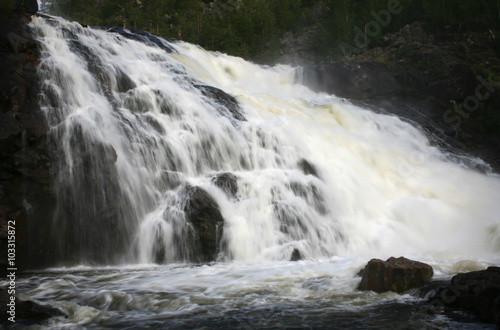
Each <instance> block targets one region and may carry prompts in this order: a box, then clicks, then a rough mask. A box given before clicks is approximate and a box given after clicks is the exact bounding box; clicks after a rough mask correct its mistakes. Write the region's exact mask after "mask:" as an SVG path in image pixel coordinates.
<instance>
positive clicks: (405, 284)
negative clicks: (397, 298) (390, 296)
mask: <svg viewBox="0 0 500 330" xmlns="http://www.w3.org/2000/svg"><path fill="white" fill-rule="evenodd" d="M433 274H434V272H433V270H432V267H431V266H429V265H427V264H425V263H422V262H418V261H413V260H409V259H406V258H404V257H399V258H394V257H391V258H389V259H387V260H386V261H382V260H380V259H372V260H370V261H369V262H368V264H367V265H366V266H365V269H364V271H363V277H362V279H361V283H360V284H359V286H358V290H371V291H375V292H378V293H381V292H386V291H394V292H397V293H401V292H404V291H406V290H408V289H411V288H415V287H418V286H421V285H423V284H424V283H426V282H427V281H429V280H430V279H431V278H432V275H433Z"/></svg>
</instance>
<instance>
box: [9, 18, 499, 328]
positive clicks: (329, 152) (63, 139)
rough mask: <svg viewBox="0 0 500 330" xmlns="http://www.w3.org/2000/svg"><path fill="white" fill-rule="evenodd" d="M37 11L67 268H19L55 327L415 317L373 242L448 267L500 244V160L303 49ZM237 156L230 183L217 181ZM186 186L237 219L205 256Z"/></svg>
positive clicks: (342, 324) (59, 255) (391, 321)
mask: <svg viewBox="0 0 500 330" xmlns="http://www.w3.org/2000/svg"><path fill="white" fill-rule="evenodd" d="M32 28H33V30H34V32H35V34H36V36H37V38H38V40H39V42H40V45H41V47H42V61H41V63H40V66H39V74H40V77H41V80H42V91H43V97H42V100H41V104H42V106H43V108H44V111H45V113H46V115H47V118H48V120H49V124H50V126H51V134H50V140H51V142H52V144H53V145H54V150H55V152H56V153H57V154H58V155H60V156H59V158H58V159H59V162H58V163H57V164H55V168H56V180H55V183H54V188H55V191H56V194H57V196H58V201H59V205H58V207H57V210H56V212H55V214H54V220H53V223H52V224H51V226H52V227H53V228H54V230H53V233H52V235H53V236H52V237H51V238H50V241H51V242H53V244H52V245H51V246H50V248H49V251H50V254H51V258H52V260H53V264H54V266H61V265H62V266H71V267H72V268H56V269H50V270H46V271H37V272H33V273H28V274H25V276H23V278H21V279H20V280H19V283H18V285H19V287H20V288H21V290H22V292H23V294H24V295H25V298H30V299H34V300H37V301H39V302H41V303H46V304H49V305H51V306H55V307H58V308H60V309H61V310H63V311H64V312H65V313H66V314H67V315H69V316H68V317H67V318H63V317H54V318H52V319H50V320H49V323H48V325H49V326H50V327H64V326H68V327H71V326H75V327H78V326H81V327H88V328H103V327H118V328H126V327H132V328H133V327H136V328H146V327H172V328H183V327H188V328H192V327H212V328H218V327H225V328H238V327H240V328H245V327H249V328H252V327H265V326H267V327H272V328H275V327H278V328H279V327H313V328H319V327H325V326H329V327H337V328H349V327H350V328H353V327H357V328H365V327H372V328H386V327H391V326H392V327H400V328H405V327H408V328H412V327H414V326H415V323H412V322H414V318H413V321H412V318H410V317H409V316H411V315H415V313H417V314H416V315H418V308H417V307H418V304H419V300H418V299H416V298H414V297H411V296H409V295H403V296H398V295H396V294H392V293H387V294H380V295H377V294H374V293H368V292H357V291H356V290H355V288H356V286H357V284H358V282H359V277H356V276H355V275H356V273H357V272H358V270H359V269H360V268H362V267H363V266H364V264H365V263H366V261H367V260H369V259H370V258H372V257H380V258H387V257H389V256H391V255H393V256H400V255H405V256H407V257H411V258H414V259H417V260H421V261H424V262H428V263H430V264H431V265H432V266H433V267H434V269H435V273H436V277H443V278H445V277H449V276H450V275H452V274H454V273H456V272H458V271H462V270H470V269H482V268H484V267H486V266H487V265H491V264H496V265H498V264H500V259H499V257H498V255H499V252H500V218H499V216H500V203H498V201H499V200H500V178H499V177H498V176H497V175H494V174H491V173H490V174H484V173H479V172H477V171H474V170H471V169H469V168H467V167H466V166H465V165H463V164H470V163H474V162H477V163H480V162H481V161H480V160H474V159H468V160H467V161H466V162H465V161H464V162H457V161H456V160H457V159H460V158H459V157H458V158H457V157H455V156H450V155H448V154H446V153H444V152H442V151H441V150H439V148H438V147H436V146H433V145H432V144H431V143H430V142H429V139H428V137H427V136H426V135H425V134H424V133H423V132H422V131H421V130H419V129H418V128H415V127H412V126H411V125H410V124H408V123H405V122H403V121H401V120H400V119H399V118H397V117H395V116H388V115H383V114H376V113H374V112H372V111H370V110H367V109H362V108H360V107H357V106H355V105H353V104H351V103H350V102H349V101H348V100H344V99H340V98H337V97H335V96H332V95H325V94H317V93H314V92H312V91H310V90H309V89H307V88H306V87H304V86H302V85H300V84H296V83H294V77H295V69H294V68H292V67H288V66H275V67H262V66H258V65H255V64H252V63H249V62H246V61H244V60H242V59H240V58H235V57H231V56H227V55H224V54H219V53H213V52H207V51H205V50H203V49H201V48H199V47H197V46H195V45H191V44H187V43H183V42H175V43H171V42H167V41H165V40H162V39H157V38H156V39H154V38H152V37H151V36H148V37H145V35H134V34H129V35H128V38H126V37H124V34H123V33H122V34H118V33H112V32H109V31H104V30H101V29H91V28H83V27H81V26H80V25H78V24H75V23H70V22H66V21H63V20H61V19H57V18H54V19H52V20H45V19H42V18H34V22H33V23H32ZM121 32H126V31H121ZM133 39H136V40H133ZM139 39H143V40H142V41H141V40H139ZM145 40H147V41H145ZM222 91H223V92H222ZM226 93H227V94H226ZM229 95H231V96H229ZM233 98H234V99H233ZM234 100H235V101H236V102H237V103H235V102H234ZM227 173H230V174H231V175H232V177H234V178H235V181H236V182H237V192H235V193H234V194H228V191H227V190H224V189H221V187H219V186H217V185H214V178H217V177H218V176H220V175H221V174H224V175H225V174H227ZM187 187H199V188H201V189H203V191H205V192H207V193H208V195H209V196H210V197H211V198H212V199H213V200H214V201H215V202H216V204H217V205H218V208H219V210H220V213H221V215H222V217H223V219H224V222H223V230H222V231H221V235H222V237H217V242H218V249H217V253H218V255H217V258H216V263H212V264H205V265H201V266H194V265H193V262H194V263H196V261H197V260H198V259H197V250H196V242H194V243H193V235H195V234H196V233H195V232H194V229H193V226H192V225H191V224H190V222H189V221H188V217H187V215H186V209H185V203H186V202H185V198H186V193H185V192H186V189H188V191H189V189H190V188H187ZM294 250H298V251H299V252H300V255H301V256H302V257H303V258H304V260H302V261H299V262H290V261H288V260H290V257H291V255H292V253H293V251H294ZM158 264H159V265H158ZM78 265H84V266H78ZM92 265H94V266H92ZM96 265H104V266H96ZM75 266H77V267H75ZM398 311H399V312H400V313H398ZM412 313H413V314H412ZM422 318H423V316H422V317H421V316H419V319H420V321H422ZM429 322H430V323H431V324H434V325H435V326H440V325H443V324H444V325H447V326H453V323H452V322H453V321H450V320H448V319H439V318H432V319H431V320H429Z"/></svg>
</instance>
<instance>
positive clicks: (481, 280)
mask: <svg viewBox="0 0 500 330" xmlns="http://www.w3.org/2000/svg"><path fill="white" fill-rule="evenodd" d="M430 302H431V303H432V304H434V305H444V306H445V307H446V308H448V309H452V310H456V309H461V310H464V311H466V312H469V313H472V314H475V315H477V316H478V317H479V319H480V320H481V321H483V322H487V323H494V324H496V326H497V327H498V328H500V267H489V268H488V269H485V270H481V271H475V272H468V273H461V274H457V275H455V276H453V278H452V279H451V282H450V283H449V284H446V285H444V286H442V287H441V288H440V289H439V290H437V293H436V294H435V295H434V296H432V297H431V298H430Z"/></svg>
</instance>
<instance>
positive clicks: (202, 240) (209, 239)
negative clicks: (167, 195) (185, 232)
mask: <svg viewBox="0 0 500 330" xmlns="http://www.w3.org/2000/svg"><path fill="white" fill-rule="evenodd" d="M181 194H182V195H183V196H184V207H183V209H184V212H185V213H186V219H187V221H188V222H189V223H191V224H192V225H193V227H194V229H195V232H196V236H197V237H196V238H195V241H196V242H197V243H195V244H197V245H199V250H200V256H199V259H200V261H202V262H207V261H214V260H216V259H217V255H218V253H219V244H220V241H221V238H222V234H223V229H224V218H223V217H222V214H221V213H220V210H219V205H218V204H217V202H216V201H215V200H214V199H213V197H212V196H210V194H209V193H208V192H206V191H205V190H203V189H202V188H200V187H197V186H190V185H187V186H186V187H185V188H184V189H183V191H182V192H181ZM196 250H198V249H196ZM195 258H196V257H195Z"/></svg>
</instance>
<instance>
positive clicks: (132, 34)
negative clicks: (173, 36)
mask: <svg viewBox="0 0 500 330" xmlns="http://www.w3.org/2000/svg"><path fill="white" fill-rule="evenodd" d="M107 31H108V32H114V33H118V34H120V35H122V36H124V37H125V38H127V39H131V40H135V41H140V42H143V43H145V44H147V45H152V46H153V45H154V46H157V47H159V48H161V49H163V50H164V51H166V52H167V53H176V51H175V49H174V48H172V46H170V45H169V44H168V42H172V41H170V40H165V39H162V38H159V37H158V36H155V35H154V34H151V33H149V32H146V31H142V30H137V29H129V28H123V27H119V26H115V27H112V28H109V29H107Z"/></svg>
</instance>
